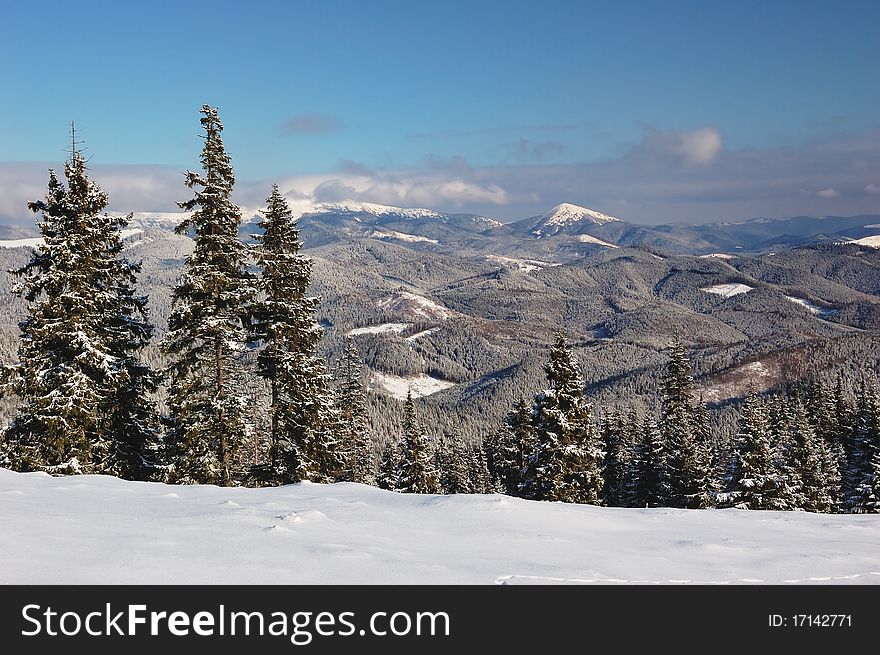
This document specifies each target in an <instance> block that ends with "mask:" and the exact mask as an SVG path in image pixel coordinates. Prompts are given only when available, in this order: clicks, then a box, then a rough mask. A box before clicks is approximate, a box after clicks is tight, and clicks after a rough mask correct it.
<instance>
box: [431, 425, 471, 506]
mask: <svg viewBox="0 0 880 655" xmlns="http://www.w3.org/2000/svg"><path fill="white" fill-rule="evenodd" d="M435 470H436V471H439V474H440V490H441V491H442V492H443V493H445V494H467V493H471V492H472V491H473V489H472V486H471V462H470V454H469V453H468V450H467V447H466V446H465V444H464V437H463V436H462V435H461V432H459V431H456V432H454V433H453V434H451V435H449V434H446V435H443V438H442V439H441V440H440V447H439V448H438V449H437V462H436V464H435Z"/></svg>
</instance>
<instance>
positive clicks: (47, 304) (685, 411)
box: [0, 105, 880, 513]
mask: <svg viewBox="0 0 880 655" xmlns="http://www.w3.org/2000/svg"><path fill="white" fill-rule="evenodd" d="M201 126H202V130H203V139H204V147H203V149H202V152H201V171H200V172H189V173H187V175H186V178H185V185H186V187H187V188H188V189H189V191H190V193H191V197H190V198H189V199H188V200H186V201H183V202H181V203H179V204H180V208H181V209H182V210H184V211H185V212H187V218H186V219H185V220H184V221H183V222H181V223H180V224H179V225H178V226H177V227H176V231H177V233H178V234H181V235H188V236H189V237H191V238H192V241H193V250H192V253H191V254H189V255H188V256H187V257H186V259H185V263H184V266H183V269H182V270H181V271H178V276H177V279H176V280H175V282H174V286H173V288H172V289H171V291H170V299H169V310H168V312H167V324H164V325H153V324H152V323H151V320H150V316H151V314H150V313H149V311H148V308H149V304H150V303H151V302H152V301H153V299H152V298H147V297H144V296H141V295H139V294H138V291H137V282H138V276H139V275H140V274H141V265H140V264H139V263H136V262H132V261H129V260H128V259H127V257H126V255H125V252H124V249H123V231H124V230H125V229H126V228H127V226H128V219H127V218H125V217H119V216H115V215H111V214H109V213H107V212H106V211H105V210H106V207H107V206H108V202H109V200H108V197H107V194H106V193H104V192H103V191H102V190H101V188H100V187H99V186H98V185H97V184H96V183H95V182H93V181H92V180H91V179H90V178H89V171H88V167H87V165H86V161H85V158H84V156H83V154H82V151H81V149H80V146H79V144H78V142H77V140H76V136H75V133H74V135H73V139H72V147H71V154H70V159H69V160H68V161H67V162H66V163H65V167H64V180H62V179H61V178H60V177H59V176H58V175H57V174H56V173H55V172H54V171H51V172H50V175H49V181H48V186H47V191H46V196H45V199H43V200H38V201H34V202H32V203H30V205H29V207H30V209H31V210H32V211H33V212H34V213H35V214H37V224H38V227H39V229H40V233H41V235H42V238H43V243H42V244H41V245H39V246H37V247H36V248H35V250H34V254H33V256H32V257H31V258H30V260H29V261H27V262H26V263H24V265H22V266H21V267H19V268H17V269H16V270H14V271H13V275H14V277H15V279H16V284H15V286H14V288H13V291H14V293H15V294H17V295H18V296H19V297H20V298H21V299H22V300H23V301H24V302H26V303H27V316H26V318H25V319H24V321H22V322H21V324H20V325H19V329H20V338H19V340H18V362H17V363H16V364H14V365H11V366H7V367H5V368H4V369H3V372H2V390H3V400H4V402H6V403H10V404H12V405H14V407H15V409H14V413H13V418H12V420H11V421H10V423H9V425H8V426H7V427H6V428H5V430H4V431H3V433H2V442H0V465H2V466H3V467H6V468H10V469H13V470H17V471H46V472H49V473H51V474H54V475H61V474H78V473H100V474H108V475H114V476H118V477H122V478H125V479H131V480H153V481H163V482H171V483H180V484H216V485H222V486H238V485H243V486H274V485H281V484H288V483H293V482H298V481H303V480H307V481H312V482H334V481H351V482H358V483H364V484H371V485H376V486H379V487H381V488H383V489H388V490H393V491H399V492H404V493H448V494H454V493H492V492H499V493H506V494H510V495H514V496H520V497H523V498H528V499H534V500H545V501H561V502H570V503H585V504H594V505H607V506H613V507H661V506H662V507H680V508H693V509H703V508H716V507H738V508H744V509H755V510H757V509H767V510H806V511H812V512H853V513H865V512H872V513H876V512H878V511H880V391H878V381H877V377H876V374H875V373H874V371H873V370H872V369H870V368H865V369H863V370H862V369H859V368H858V367H850V368H847V369H844V370H843V371H838V372H837V374H836V375H835V376H833V377H830V376H827V375H819V374H817V375H815V376H807V379H806V381H797V382H792V383H791V384H786V385H783V386H782V387H780V388H775V389H767V388H758V387H757V386H756V387H755V388H753V389H752V390H751V392H750V393H749V394H748V395H747V397H746V398H745V400H744V401H743V402H741V403H734V404H733V405H730V406H729V407H728V411H727V413H726V414H725V415H724V420H726V424H725V425H724V426H722V425H721V423H720V422H719V418H718V416H716V415H715V414H713V413H712V412H711V411H710V410H709V409H708V407H707V405H708V403H707V402H704V399H703V398H701V397H700V393H701V390H700V389H699V388H698V387H697V385H696V384H695V382H694V377H693V376H694V365H693V364H692V362H691V361H690V358H689V352H688V349H687V348H686V347H685V345H684V344H683V342H682V341H681V340H676V341H675V342H674V343H673V344H672V345H671V347H668V348H665V349H664V350H663V359H662V361H660V362H658V364H657V367H656V370H658V371H660V374H659V375H655V376H653V377H652V376H650V375H647V374H645V375H644V376H643V378H641V379H638V380H636V383H637V384H639V385H641V387H642V388H641V389H640V391H642V392H643V393H642V394H641V397H640V400H639V402H631V399H630V398H629V396H623V395H622V396H621V397H619V398H617V397H615V396H614V395H613V393H610V392H609V390H608V389H606V390H604V392H603V393H602V394H601V395H600V396H598V397H592V396H591V395H590V394H589V393H588V390H589V389H590V379H588V376H590V375H591V374H592V372H594V371H595V369H596V368H598V367H599V366H606V365H607V362H601V363H600V362H590V361H578V358H577V357H576V356H575V353H574V351H573V349H572V347H571V345H570V341H571V340H572V339H580V337H581V335H579V334H572V333H571V331H570V330H558V331H556V333H555V335H553V343H552V345H551V346H550V347H549V349H548V348H546V344H544V345H545V347H544V348H542V349H540V350H539V352H540V356H541V357H544V356H545V355H546V361H544V364H543V371H544V374H545V379H544V380H543V381H542V387H543V388H542V389H541V390H540V391H539V392H538V393H536V394H535V395H534V396H526V397H521V398H518V399H516V400H515V401H513V402H511V403H510V404H509V406H503V407H498V406H497V404H498V402H497V401H496V403H495V404H496V406H494V407H492V408H491V409H487V410H486V411H487V414H490V415H491V416H492V417H493V418H492V419H491V420H489V421H488V423H492V422H494V423H497V425H495V426H494V427H493V428H492V429H488V430H487V429H485V426H486V424H487V420H485V417H480V419H481V420H475V419H474V418H473V417H468V416H467V415H457V416H456V415H452V416H450V415H446V416H443V417H442V419H441V418H439V417H438V416H437V414H438V413H439V412H440V411H441V410H438V409H437V408H436V407H434V408H432V409H431V410H430V411H429V409H428V408H427V407H425V406H422V405H421V403H420V401H419V399H418V398H415V397H414V396H413V394H412V393H409V394H408V395H407V397H406V400H405V402H403V403H396V404H395V403H391V402H389V401H388V400H386V399H379V398H377V397H375V395H374V394H371V393H369V392H368V389H367V376H366V368H367V365H368V364H369V365H370V366H373V367H376V368H381V369H383V370H385V371H388V372H396V373H399V374H401V375H405V374H408V373H411V372H412V371H410V370H409V368H408V363H407V362H408V361H409V360H408V359H407V356H403V355H402V356H401V357H399V358H395V351H394V349H393V348H386V349H384V350H382V351H378V350H372V349H371V348H372V346H371V345H370V344H366V345H363V344H360V345H359V343H358V342H357V341H356V340H355V339H354V338H352V337H350V336H346V337H344V338H339V337H338V336H334V337H333V338H331V339H328V338H325V330H324V327H323V325H322V317H321V315H320V305H321V303H322V302H323V303H330V304H334V303H335V304H337V305H340V306H343V307H344V306H345V298H326V297H324V298H319V297H318V296H317V295H310V294H312V293H314V286H315V285H314V284H313V274H314V265H315V263H314V261H313V260H312V259H311V258H309V257H307V256H306V255H304V254H303V252H302V249H303V241H302V238H301V235H300V226H299V222H298V220H297V219H296V218H295V217H294V214H293V212H292V211H291V208H290V206H289V205H288V202H287V200H286V199H285V197H284V196H283V194H282V193H281V192H280V191H279V188H278V187H277V186H275V187H273V188H270V189H267V190H266V193H267V198H266V208H265V210H264V211H263V212H262V220H261V221H260V222H259V224H258V228H259V234H257V235H255V237H254V239H253V240H252V241H249V240H245V239H243V238H242V229H243V217H242V212H241V209H240V208H239V207H238V206H237V205H236V204H235V203H234V202H233V201H232V193H233V189H234V186H235V175H234V172H233V167H232V163H231V158H230V156H229V154H228V153H227V152H226V150H225V147H224V144H223V140H222V138H221V134H222V131H223V126H222V123H221V121H220V118H219V115H218V112H217V110H216V109H215V108H212V107H210V106H207V105H206V106H205V107H203V108H202V118H201ZM710 265H714V264H707V266H710ZM669 284H670V285H671V284H674V280H670V281H669ZM465 292H466V291H465V290H462V291H461V292H460V293H465ZM704 295H705V294H704ZM706 302H709V301H708V300H707V301H706ZM347 311H348V312H350V313H352V314H355V313H356V312H357V311H358V310H357V308H356V307H351V308H349V309H348V310H347ZM389 318H393V315H389ZM524 318H525V319H526V320H528V317H527V316H526V317H524ZM647 318H650V319H651V320H653V318H652V317H647ZM647 318H646V320H647ZM865 321H866V322H867V321H869V319H868V318H866V319H865ZM866 324H867V323H866ZM431 326H432V324H431V323H430V322H426V323H425V324H424V325H420V324H417V323H416V324H412V325H409V326H407V330H408V332H406V335H407V338H411V337H413V336H418V335H420V334H424V333H426V332H427V331H428V330H430V329H433V328H432V327H431ZM642 327H643V329H644V330H645V331H646V333H647V332H650V321H649V322H648V324H647V325H646V326H642ZM453 329H455V328H453ZM628 329H632V326H630V325H615V324H614V323H613V321H609V323H608V326H607V331H606V332H605V333H603V334H616V332H614V331H615V330H618V331H620V332H622V331H624V330H628ZM829 329H830V328H829ZM154 332H155V333H158V334H159V335H160V338H159V339H158V347H157V346H156V343H155V342H154ZM469 338H471V335H469V334H467V333H466V331H464V330H463V331H462V334H459V335H457V338H456V341H455V343H456V344H465V345H464V346H461V347H459V346H458V345H457V346H456V347H455V348H450V350H449V352H437V353H434V354H435V355H437V358H442V359H443V360H444V361H446V360H448V361H449V364H448V366H447V367H446V369H444V371H443V374H444V375H445V376H446V377H447V378H455V376H456V375H460V376H464V374H465V372H464V370H461V371H459V370H457V369H456V366H458V368H460V369H462V365H461V364H460V363H459V362H460V361H464V360H465V359H466V358H468V357H488V356H489V355H486V354H484V353H483V352H482V351H480V350H479V349H478V348H477V347H476V346H473V349H469V348H468V347H467V344H468V339H469ZM424 347H425V348H428V346H424ZM431 347H433V348H435V350H438V351H442V350H443V348H442V347H434V346H431ZM328 355H329V356H328ZM536 356H537V355H536ZM721 357H722V356H721V355H719V361H720V358H721ZM382 359H385V360H387V361H385V362H384V363H383V365H382V366H377V361H379V360H382ZM703 365H705V363H703ZM716 365H720V364H719V362H716ZM611 391H613V388H612V389H611ZM505 414H506V416H505V418H503V420H501V421H500V422H499V421H497V420H495V418H494V417H495V416H504V415H505ZM389 426H390V429H389ZM475 426H477V427H475ZM722 427H723V429H722ZM731 433H732V434H731Z"/></svg>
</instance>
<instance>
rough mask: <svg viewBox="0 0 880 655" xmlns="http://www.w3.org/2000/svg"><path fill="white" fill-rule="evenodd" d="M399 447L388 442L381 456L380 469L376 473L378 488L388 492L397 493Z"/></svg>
mask: <svg viewBox="0 0 880 655" xmlns="http://www.w3.org/2000/svg"><path fill="white" fill-rule="evenodd" d="M399 459H400V457H399V454H398V448H397V445H396V444H394V443H392V442H390V441H389V442H387V443H386V444H385V445H384V447H383V448H382V451H381V452H380V454H379V469H378V471H377V472H376V486H377V487H379V488H380V489H385V490H386V491H397V490H398V489H397V471H398V461H399Z"/></svg>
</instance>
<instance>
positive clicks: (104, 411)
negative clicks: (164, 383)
mask: <svg viewBox="0 0 880 655" xmlns="http://www.w3.org/2000/svg"><path fill="white" fill-rule="evenodd" d="M86 171H87V169H86V165H85V159H84V158H83V156H82V153H81V151H80V150H79V148H78V143H77V141H76V135H75V131H74V132H73V135H72V148H71V156H70V160H69V161H67V162H65V165H64V173H65V177H66V179H67V188H65V186H64V184H63V183H62V182H61V181H60V180H59V179H58V176H57V175H56V174H55V171H54V170H52V171H50V172H49V184H48V190H47V194H46V198H45V200H41V201H36V202H32V203H29V204H28V206H29V208H30V209H31V210H32V211H34V212H35V213H38V214H40V218H39V219H38V225H39V227H40V231H41V233H42V236H43V243H42V244H41V245H39V246H37V248H36V252H35V253H34V256H33V257H32V259H31V261H30V262H29V263H28V264H26V265H25V266H24V267H23V268H21V269H19V270H18V271H16V274H17V275H18V276H19V277H20V278H21V279H20V282H19V284H18V285H17V286H16V287H15V292H16V293H18V294H19V295H21V296H23V297H24V298H25V299H26V300H28V301H29V303H30V305H29V307H28V316H27V318H26V319H25V320H24V321H22V323H21V324H20V328H21V341H20V346H19V358H20V363H19V364H18V365H17V366H13V367H9V368H7V369H6V370H5V371H4V376H3V377H4V379H5V381H6V383H7V384H6V388H7V390H9V391H12V392H14V393H15V394H16V395H17V396H18V397H19V398H20V399H21V400H22V402H23V406H22V408H21V411H20V413H19V414H18V416H17V417H15V419H14V420H13V421H12V423H11V425H10V426H9V427H8V429H7V430H6V431H5V435H4V437H5V438H4V441H5V451H6V452H5V456H4V459H5V460H6V464H7V465H9V466H11V467H13V468H15V469H17V470H24V471H29V470H40V469H42V470H49V471H52V472H74V473H76V472H84V473H90V472H91V473H109V474H111V475H117V476H121V477H126V478H131V479H145V478H146V477H147V476H148V475H149V474H150V469H151V468H152V463H151V462H150V461H148V460H149V459H150V451H152V452H155V446H156V442H157V422H156V416H155V410H154V406H153V404H152V401H151V400H150V398H151V393H152V392H153V391H154V390H155V384H156V379H155V375H154V374H153V373H152V372H151V371H150V370H149V368H148V367H147V366H145V365H144V364H143V363H142V362H141V361H140V359H139V351H140V350H141V349H142V348H143V347H144V346H145V345H146V344H147V342H148V341H149V339H150V335H151V332H152V328H151V327H150V325H149V323H148V322H147V320H146V309H145V307H146V299H145V298H143V297H140V296H137V295H136V294H135V291H134V285H135V281H136V280H135V277H136V274H137V272H138V271H139V265H137V264H133V263H130V262H129V261H128V260H127V259H125V257H124V256H123V255H122V248H123V245H122V233H121V231H122V229H124V228H125V226H126V225H127V223H128V219H129V217H118V216H110V215H109V214H107V213H106V212H104V211H103V210H104V209H105V207H106V206H107V202H108V198H107V194H106V193H105V192H104V191H102V190H101V188H100V187H99V186H98V185H97V184H95V183H94V182H92V181H91V180H90V179H89V177H88V175H87V172H86Z"/></svg>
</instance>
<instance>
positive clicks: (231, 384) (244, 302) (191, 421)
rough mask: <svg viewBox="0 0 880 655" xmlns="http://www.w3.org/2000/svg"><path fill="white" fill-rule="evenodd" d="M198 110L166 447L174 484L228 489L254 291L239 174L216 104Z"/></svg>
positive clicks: (243, 428)
mask: <svg viewBox="0 0 880 655" xmlns="http://www.w3.org/2000/svg"><path fill="white" fill-rule="evenodd" d="M201 113H202V118H201V125H202V127H203V128H204V130H205V136H204V137H203V138H204V141H205V144H204V148H203V149H202V154H201V164H202V169H203V172H202V173H195V172H192V171H190V172H188V173H187V174H186V186H187V187H189V188H190V189H193V190H194V192H195V195H194V197H193V198H192V199H190V200H187V201H185V202H181V203H178V204H179V205H180V207H181V209H184V210H185V211H188V212H192V213H191V214H190V215H189V216H188V217H187V218H186V219H185V220H184V221H182V222H181V223H180V225H178V226H177V228H176V232H177V233H178V234H185V233H189V232H192V234H193V236H194V240H195V247H194V251H193V253H192V255H190V256H189V257H188V258H187V260H186V263H185V266H184V271H183V274H182V276H181V280H180V283H179V284H178V285H177V287H176V288H175V289H174V293H173V311H172V314H171V316H170V318H169V321H168V327H169V330H168V333H167V334H166V336H165V339H164V341H163V344H162V345H163V349H164V351H165V352H166V353H167V354H168V355H169V356H170V357H171V360H172V362H171V365H170V367H169V369H168V373H169V375H170V388H169V399H168V404H169V407H170V409H171V414H172V419H173V429H172V432H171V435H170V436H171V439H170V442H171V443H170V447H169V451H170V456H171V458H172V461H173V467H174V479H176V480H177V481H180V482H187V483H208V484H221V485H225V486H230V485H232V484H234V483H235V482H236V471H234V469H233V464H234V460H235V455H236V452H237V450H238V448H239V446H240V445H241V443H242V442H243V441H244V439H245V438H246V436H247V433H248V430H249V425H248V423H247V420H246V413H245V404H246V403H245V397H244V394H242V393H240V392H239V390H238V389H237V388H236V385H237V382H240V380H241V374H240V371H241V366H242V363H241V356H242V354H243V352H244V350H245V346H246V344H247V343H248V342H249V341H251V340H252V338H253V335H252V333H251V328H250V319H251V312H252V303H253V300H254V297H255V293H256V289H255V285H254V281H253V276H252V275H251V274H250V273H249V272H248V270H247V259H248V254H247V250H246V247H245V245H244V244H243V243H242V242H241V241H240V240H239V236H238V229H239V225H240V223H241V210H240V209H239V207H238V206H237V205H236V204H235V203H233V202H232V198H231V196H232V189H233V186H234V184H235V176H234V174H233V171H232V162H231V159H230V157H229V155H228V154H227V153H226V150H225V148H224V146H223V141H222V139H221V136H220V134H221V132H222V131H223V125H222V124H221V122H220V117H219V116H218V114H217V109H215V108H213V107H209V106H208V105H205V106H204V107H202V112H201Z"/></svg>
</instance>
